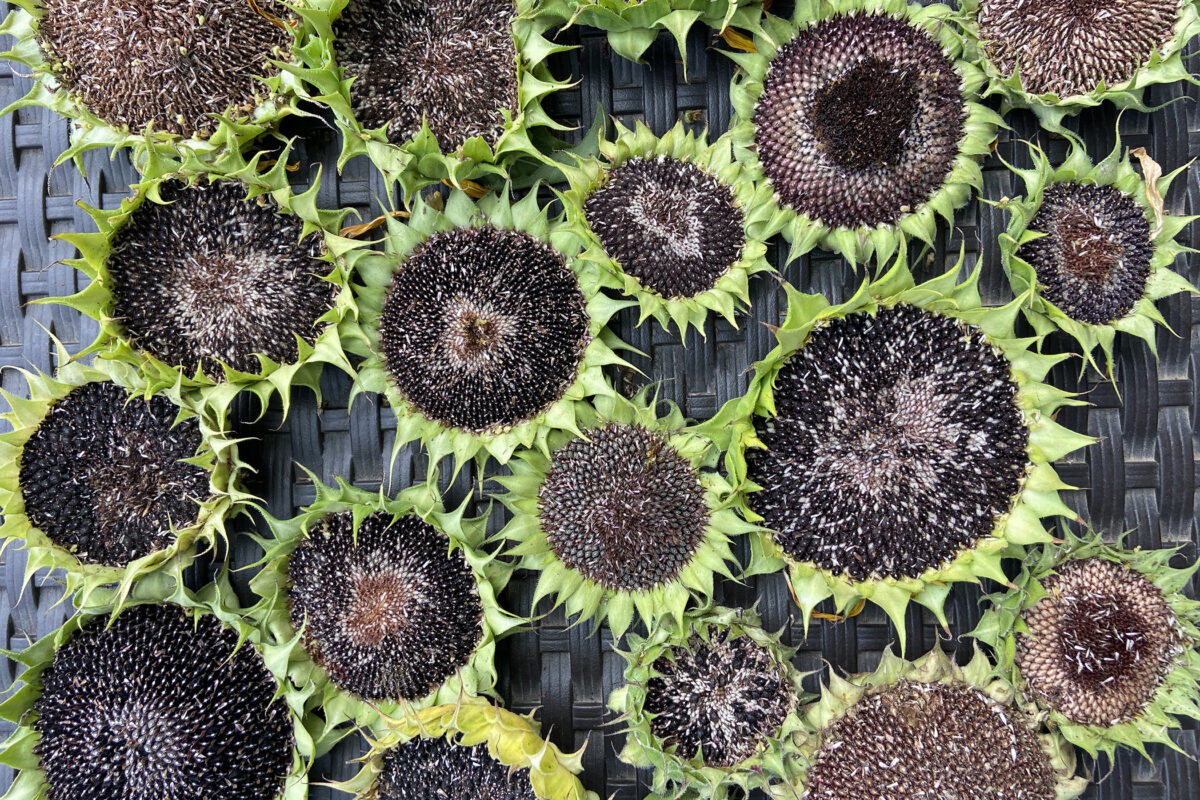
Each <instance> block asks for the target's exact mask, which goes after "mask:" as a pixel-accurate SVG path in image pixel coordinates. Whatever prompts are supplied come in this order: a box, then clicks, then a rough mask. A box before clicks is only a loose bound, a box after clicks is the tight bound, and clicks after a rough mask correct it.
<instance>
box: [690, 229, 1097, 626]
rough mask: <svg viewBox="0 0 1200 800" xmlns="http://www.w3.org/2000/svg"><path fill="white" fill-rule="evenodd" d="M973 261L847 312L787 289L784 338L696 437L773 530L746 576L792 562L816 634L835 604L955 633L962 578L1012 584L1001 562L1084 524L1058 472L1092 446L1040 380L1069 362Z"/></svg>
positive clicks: (908, 279)
mask: <svg viewBox="0 0 1200 800" xmlns="http://www.w3.org/2000/svg"><path fill="white" fill-rule="evenodd" d="M901 253H903V249H902V250H901ZM961 267H962V262H961V259H960V262H959V265H958V267H956V268H954V269H952V270H950V271H949V272H947V273H946V274H944V275H942V276H941V277H938V278H935V279H933V280H931V281H928V282H926V283H923V284H920V285H919V286H915V285H914V280H913V277H912V274H911V273H910V272H909V270H908V268H907V266H906V265H905V263H904V261H903V259H902V258H901V259H898V260H897V261H896V262H895V264H894V265H893V266H892V268H891V269H890V270H889V271H888V273H887V274H886V275H884V276H883V277H881V278H880V279H878V280H877V281H875V282H868V281H864V282H863V285H862V287H861V288H860V289H859V291H858V292H857V293H856V294H855V295H854V297H852V298H851V299H850V300H849V301H847V302H846V303H843V304H841V305H836V306H834V305H830V304H829V303H828V301H826V300H825V299H824V298H823V297H820V296H812V295H803V294H801V293H799V292H797V291H795V290H793V289H791V288H790V287H789V288H788V297H789V304H788V313H787V318H786V320H785V321H784V324H783V325H782V326H781V327H780V328H779V329H778V330H777V331H776V336H777V338H778V339H779V345H778V346H777V347H776V348H775V349H774V350H772V351H771V352H770V353H769V354H768V355H767V357H766V358H765V359H764V360H762V361H760V362H759V363H758V364H757V365H756V366H755V372H754V377H753V378H752V380H751V383H750V388H749V390H748V391H747V392H746V394H745V395H744V396H743V397H742V398H740V399H738V400H733V401H730V402H729V403H728V404H726V406H725V407H724V408H723V409H722V410H721V411H720V412H719V413H718V414H717V416H716V417H714V418H713V420H711V421H709V422H707V423H705V424H704V425H703V426H701V429H702V431H703V432H705V433H707V434H708V435H710V436H712V437H713V438H714V440H715V441H716V442H717V443H718V445H720V446H722V447H724V448H727V449H728V454H727V461H728V464H729V471H730V474H731V476H732V480H733V481H734V483H735V484H737V485H742V486H744V487H745V491H744V499H745V502H746V507H745V508H744V509H743V511H744V513H745V514H747V515H748V518H749V519H751V520H754V521H760V522H761V525H762V526H763V528H765V529H766V530H767V533H765V534H763V535H755V536H753V537H752V538H751V542H752V548H753V551H754V556H753V561H752V567H751V569H752V570H754V571H758V572H768V571H774V570H776V569H779V568H780V567H781V566H786V567H787V570H788V575H789V579H790V581H791V586H792V590H793V595H794V596H795V597H796V599H797V602H798V603H799V605H800V607H801V609H802V610H803V611H804V617H805V621H806V624H807V620H808V619H809V616H810V615H811V613H812V610H813V608H814V607H815V606H816V605H817V604H818V603H820V602H821V601H822V600H824V599H825V598H827V597H832V598H833V601H834V605H835V606H836V608H837V610H838V611H839V613H840V612H844V611H848V610H850V609H852V608H854V607H855V606H856V605H857V604H858V602H859V601H860V600H863V599H867V600H870V601H871V602H873V603H875V604H877V605H879V606H881V607H882V608H883V609H884V610H885V611H886V612H887V614H888V616H890V617H891V619H892V621H893V622H894V623H895V625H896V628H897V630H898V631H899V634H900V640H901V641H903V640H904V611H905V608H906V607H907V605H908V603H909V601H910V600H913V601H915V602H917V603H920V604H921V605H924V606H926V607H928V608H929V609H930V610H932V611H933V612H934V613H935V614H936V615H937V617H938V619H939V620H940V621H941V622H942V624H943V626H945V625H946V621H945V617H944V616H943V611H942V605H943V602H944V600H945V597H946V594H947V593H948V592H949V590H950V584H951V583H953V582H955V581H974V580H978V579H979V578H980V577H991V578H995V579H997V580H1001V581H1003V580H1004V573H1003V571H1002V570H1001V569H1000V559H1001V557H1002V556H1004V555H1005V554H1006V553H1010V552H1016V551H1019V547H1020V546H1021V545H1027V544H1032V543H1034V542H1041V541H1048V540H1049V538H1050V536H1049V534H1048V533H1047V532H1046V530H1045V528H1043V526H1042V523H1041V521H1040V520H1041V517H1043V516H1050V515H1054V514H1059V515H1064V516H1070V517H1073V516H1074V515H1073V513H1072V512H1070V511H1069V510H1068V509H1067V507H1066V506H1065V505H1063V503H1062V502H1061V501H1060V500H1059V498H1058V489H1059V488H1061V487H1062V486H1063V484H1062V482H1061V481H1060V480H1059V479H1058V477H1057V475H1056V474H1055V472H1054V469H1053V467H1052V466H1051V463H1052V462H1054V461H1055V460H1057V459H1058V458H1061V457H1062V456H1063V455H1064V454H1066V453H1069V452H1071V451H1072V450H1075V449H1077V448H1079V447H1082V446H1084V445H1086V444H1089V443H1090V442H1091V441H1092V440H1091V439H1090V438H1088V437H1086V436H1082V435H1080V434H1076V433H1073V432H1071V431H1068V430H1067V429H1065V428H1063V427H1062V426H1060V425H1058V424H1057V423H1055V422H1054V421H1053V414H1054V412H1055V410H1057V409H1058V408H1059V407H1061V406H1064V405H1070V404H1078V403H1079V402H1080V401H1078V400H1075V399H1073V396H1072V395H1070V394H1068V393H1066V392H1063V391H1060V390H1058V389H1055V388H1053V387H1051V386H1049V385H1047V384H1046V383H1044V382H1043V381H1044V379H1045V376H1046V373H1047V372H1048V371H1049V369H1050V367H1051V366H1052V365H1053V364H1055V363H1057V362H1058V361H1060V360H1062V359H1063V358H1065V357H1066V356H1045V355H1040V354H1038V353H1036V352H1034V351H1033V350H1031V349H1030V345H1031V344H1032V342H1031V340H1028V339H1018V338H1016V336H1015V334H1014V332H1013V321H1014V319H1015V317H1016V315H1017V313H1018V310H1019V305H1020V302H1021V301H1020V300H1017V301H1013V302H1012V303H1009V304H1008V305H1006V306H1004V307H1002V308H984V307H982V306H981V304H980V297H979V289H978V280H979V272H978V270H976V271H975V272H973V273H972V274H971V275H970V276H968V277H967V278H966V279H965V280H963V281H962V282H961V283H959V282H958V281H959V280H960V278H961V277H962V275H961ZM1010 548H1011V549H1010Z"/></svg>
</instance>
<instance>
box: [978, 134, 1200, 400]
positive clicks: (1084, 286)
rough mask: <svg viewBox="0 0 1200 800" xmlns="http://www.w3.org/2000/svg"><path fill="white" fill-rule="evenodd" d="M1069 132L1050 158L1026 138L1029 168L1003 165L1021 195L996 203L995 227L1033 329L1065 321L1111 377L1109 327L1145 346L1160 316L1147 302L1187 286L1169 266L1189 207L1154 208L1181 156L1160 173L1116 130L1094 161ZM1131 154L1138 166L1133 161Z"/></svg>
mask: <svg viewBox="0 0 1200 800" xmlns="http://www.w3.org/2000/svg"><path fill="white" fill-rule="evenodd" d="M1068 142H1069V148H1070V149H1069V151H1068V153H1067V157H1066V159H1065V160H1064V161H1063V162H1062V164H1061V165H1059V166H1058V167H1055V166H1053V165H1051V163H1050V159H1049V158H1048V157H1047V156H1046V154H1045V152H1043V151H1042V150H1041V149H1040V148H1039V147H1037V146H1036V145H1033V144H1030V145H1029V154H1030V157H1031V160H1032V161H1033V168H1032V169H1017V168H1016V167H1011V166H1010V169H1012V170H1013V171H1014V172H1015V173H1016V174H1017V175H1018V176H1020V178H1021V181H1022V183H1023V184H1024V196H1023V197H1018V198H1015V199H1012V198H1009V199H1005V200H1002V201H1000V203H999V206H1000V208H1003V209H1005V210H1006V211H1008V212H1009V213H1010V214H1011V215H1012V218H1011V220H1010V221H1009V225H1008V230H1007V231H1005V232H1004V233H1003V234H1001V235H1000V252H1001V258H1002V260H1003V263H1004V268H1005V271H1006V272H1007V273H1008V276H1009V279H1010V281H1011V282H1012V287H1013V291H1014V292H1015V293H1016V294H1024V295H1025V296H1027V297H1028V298H1029V302H1028V304H1027V305H1026V306H1025V309H1024V310H1025V316H1026V317H1027V318H1028V319H1029V322H1030V323H1031V324H1032V325H1033V327H1034V329H1035V330H1037V332H1038V333H1039V334H1047V333H1050V332H1052V331H1054V330H1055V329H1059V330H1062V331H1065V332H1066V333H1068V334H1069V335H1070V336H1071V337H1072V338H1074V339H1075V340H1076V341H1077V342H1079V346H1080V347H1081V348H1083V353H1084V354H1085V356H1086V358H1087V363H1090V364H1092V365H1093V366H1095V367H1096V368H1097V369H1099V368H1100V365H1099V364H1097V363H1096V360H1095V358H1094V357H1093V353H1094V351H1095V350H1096V349H1097V348H1099V349H1100V351H1101V352H1102V353H1103V355H1104V359H1105V364H1104V369H1105V371H1106V373H1107V374H1108V375H1109V377H1110V378H1111V377H1112V371H1113V343H1114V339H1115V338H1116V334H1117V332H1118V331H1121V332H1124V333H1128V334H1131V335H1133V336H1136V337H1138V338H1139V339H1142V340H1144V341H1145V342H1146V344H1147V345H1149V347H1150V349H1151V350H1154V349H1155V344H1156V342H1155V339H1156V337H1155V326H1156V325H1166V321H1165V320H1164V319H1163V317H1162V315H1161V314H1160V313H1159V311H1158V309H1157V308H1156V307H1155V302H1156V301H1157V300H1160V299H1162V298H1164V297H1167V296H1169V295H1172V294H1176V293H1178V292H1196V288H1195V287H1194V286H1192V285H1191V284H1190V283H1189V282H1188V281H1187V280H1186V279H1185V278H1183V277H1182V276H1180V275H1178V274H1176V273H1175V272H1173V271H1172V270H1171V266H1172V265H1173V264H1174V263H1175V261H1176V259H1177V258H1178V257H1179V255H1180V254H1181V253H1185V252H1189V248H1186V247H1184V246H1183V245H1181V244H1179V243H1178V242H1176V241H1175V237H1176V236H1178V235H1179V233H1180V232H1181V231H1182V230H1183V229H1184V228H1185V227H1187V226H1188V225H1189V224H1190V223H1191V222H1193V221H1194V220H1195V219H1196V217H1191V216H1176V215H1171V214H1167V213H1166V211H1165V209H1164V208H1163V198H1164V197H1165V196H1166V194H1167V191H1168V189H1169V188H1170V186H1171V182H1172V181H1173V180H1174V179H1175V177H1176V176H1177V175H1179V174H1180V173H1181V172H1183V171H1184V170H1186V169H1187V166H1186V165H1185V166H1183V167H1180V168H1179V169H1177V170H1175V171H1174V172H1172V173H1170V174H1169V175H1165V176H1164V175H1162V171H1161V170H1160V169H1159V167H1158V164H1156V163H1155V162H1154V161H1153V160H1152V159H1151V158H1150V156H1149V155H1148V154H1146V152H1145V150H1143V149H1140V148H1139V149H1138V150H1135V151H1134V152H1133V154H1130V153H1128V152H1126V151H1124V150H1122V147H1121V139H1120V137H1119V136H1118V137H1117V143H1116V146H1115V147H1114V148H1113V150H1112V152H1111V153H1109V154H1108V156H1107V157H1106V158H1105V159H1104V160H1103V161H1101V162H1099V163H1098V164H1095V165H1093V164H1092V162H1091V159H1089V158H1088V155H1087V152H1086V151H1085V150H1084V147H1083V144H1082V143H1081V142H1079V141H1077V140H1076V139H1074V138H1068ZM1131 155H1133V156H1136V158H1137V159H1138V160H1139V161H1140V162H1141V166H1142V171H1143V173H1144V175H1139V174H1138V173H1137V172H1136V171H1135V170H1134V168H1133V163H1132V159H1131Z"/></svg>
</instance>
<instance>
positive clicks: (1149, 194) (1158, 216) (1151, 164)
mask: <svg viewBox="0 0 1200 800" xmlns="http://www.w3.org/2000/svg"><path fill="white" fill-rule="evenodd" d="M1132 153H1133V156H1134V158H1136V159H1137V160H1138V163H1140V164H1141V165H1142V175H1143V176H1144V177H1145V179H1146V200H1148V201H1149V202H1150V207H1151V208H1153V209H1154V222H1155V225H1154V235H1155V236H1158V234H1159V233H1160V232H1161V231H1162V221H1163V199H1162V195H1161V194H1159V193H1158V179H1159V178H1161V177H1162V167H1160V166H1159V165H1158V162H1157V161H1155V160H1154V159H1153V158H1151V157H1150V155H1149V153H1147V152H1146V148H1144V147H1138V148H1136V149H1134V150H1133V151H1132Z"/></svg>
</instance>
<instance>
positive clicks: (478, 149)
mask: <svg viewBox="0 0 1200 800" xmlns="http://www.w3.org/2000/svg"><path fill="white" fill-rule="evenodd" d="M375 1H376V0H371V2H375ZM349 2H350V0H331V2H328V3H326V4H324V5H322V6H320V7H314V8H310V9H298V13H299V14H300V16H301V18H302V19H303V20H304V28H305V30H306V31H307V32H308V34H309V36H308V39H307V42H306V44H305V45H304V47H302V48H300V49H299V50H298V51H297V55H298V57H299V64H281V65H280V66H281V67H282V68H283V69H284V70H286V71H287V72H288V73H289V74H291V75H292V76H294V77H295V78H296V79H297V80H298V81H299V84H300V85H299V87H298V89H297V91H298V92H299V93H300V95H301V96H303V97H305V98H306V99H309V100H312V101H313V102H316V103H321V104H323V105H326V106H328V107H329V108H331V109H332V110H333V113H334V117H335V119H336V121H337V126H338V130H339V131H340V132H341V134H342V151H341V154H340V155H339V156H338V169H339V170H340V169H341V168H342V167H343V166H345V164H346V162H347V161H349V160H350V159H351V158H353V157H355V156H359V155H365V156H367V157H368V158H370V159H371V161H372V162H373V163H374V164H375V165H376V166H377V167H379V169H380V170H382V171H383V173H384V175H385V176H387V177H388V179H389V180H392V181H399V182H400V184H401V187H402V189H403V191H404V195H405V196H406V197H407V196H409V195H411V194H413V193H414V192H416V191H417V190H418V189H420V188H421V187H422V186H425V185H428V184H430V183H436V182H438V181H445V182H447V183H449V184H451V185H453V186H456V187H462V186H463V185H464V182H466V181H470V180H474V179H478V178H481V177H483V176H487V175H495V176H500V177H502V178H507V177H508V174H509V172H508V171H509V168H510V167H512V166H513V164H514V163H516V162H517V161H520V160H522V159H525V158H529V159H533V160H536V159H538V157H539V145H547V144H550V142H549V141H547V142H539V141H538V137H539V135H540V136H542V137H543V138H546V139H547V140H549V139H550V137H549V136H547V135H546V134H548V133H549V132H550V131H557V130H564V129H565V128H564V126H562V125H561V124H560V123H558V122H555V121H554V120H553V119H552V118H551V117H550V115H549V114H548V113H547V112H546V111H545V109H543V108H542V105H541V103H542V100H543V98H545V97H546V96H547V95H549V94H551V93H553V92H556V91H559V90H560V89H563V88H565V87H566V86H567V85H568V83H567V82H565V81H559V80H557V79H555V78H554V76H553V75H551V74H550V70H549V69H548V68H547V66H546V59H547V58H549V57H550V56H551V55H554V54H555V53H561V52H564V51H566V50H569V49H570V48H569V47H567V46H564V45H558V44H554V43H553V42H551V41H550V40H549V39H547V38H546V36H545V34H546V31H547V28H548V27H549V24H550V23H549V20H542V19H538V18H535V17H534V16H533V15H532V14H530V13H529V12H530V6H531V4H532V2H533V0H515V2H516V17H515V18H514V21H513V25H512V36H513V40H514V42H515V45H516V51H517V62H516V65H515V69H516V83H517V90H516V94H517V103H516V108H515V109H503V112H504V126H503V130H502V132H501V133H500V134H499V136H498V138H497V139H496V141H495V142H494V143H493V144H489V143H488V142H487V141H486V140H485V138H484V137H483V136H473V137H470V138H468V139H467V140H466V141H465V142H464V143H463V144H462V146H460V147H458V148H456V149H453V150H449V149H443V148H441V147H440V146H439V144H438V140H437V137H436V136H435V135H434V134H433V133H432V132H431V131H430V129H429V125H428V124H427V123H426V124H424V125H423V126H422V128H421V131H420V133H418V134H417V135H416V136H414V137H413V138H411V139H409V140H407V141H405V142H404V143H402V144H400V145H395V144H392V143H391V142H389V140H388V136H387V125H384V126H382V127H379V128H374V129H371V128H368V127H367V126H365V125H363V124H362V123H361V122H360V121H359V120H358V118H357V116H356V115H355V112H354V108H353V106H352V104H351V97H350V85H351V83H352V82H353V80H354V78H353V77H350V76H347V75H345V72H344V70H343V68H342V67H341V66H340V65H339V64H338V59H337V53H336V50H335V34H334V26H335V24H336V22H337V20H338V18H339V17H340V16H341V14H342V13H343V12H344V11H345V9H346V6H347V4H348V3H349ZM409 44H410V46H412V47H414V48H416V47H420V46H423V44H424V43H422V42H411V43H409ZM453 58H454V59H455V60H456V61H461V62H465V63H470V60H471V58H472V54H471V53H470V52H469V51H467V52H461V53H457V54H454V56H453Z"/></svg>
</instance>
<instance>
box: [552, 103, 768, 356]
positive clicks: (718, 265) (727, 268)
mask: <svg viewBox="0 0 1200 800" xmlns="http://www.w3.org/2000/svg"><path fill="white" fill-rule="evenodd" d="M616 125H617V128H616V137H615V138H614V139H613V140H612V141H608V140H607V139H601V140H600V141H599V142H598V149H599V158H590V159H580V160H578V162H577V164H576V165H575V166H564V167H562V171H563V174H564V175H565V177H566V179H567V182H568V184H569V188H568V189H567V191H565V192H560V193H559V198H560V199H561V200H562V203H563V206H564V207H565V208H566V210H567V220H568V223H569V224H570V225H572V226H573V227H574V228H575V229H576V231H577V232H578V234H579V236H580V238H581V239H582V240H583V241H584V242H585V245H586V249H585V250H584V252H583V255H582V256H581V257H582V258H584V259H587V260H589V261H594V262H595V263H596V264H598V265H599V266H600V276H601V278H602V280H603V282H604V284H605V285H606V286H609V287H611V288H613V289H617V290H618V291H621V292H622V293H624V294H625V295H628V296H631V297H633V298H634V299H636V300H637V303H638V307H639V320H638V322H639V324H640V323H641V322H644V321H645V320H646V318H647V317H654V318H655V319H656V320H658V322H659V323H660V324H661V325H662V326H663V327H667V326H668V325H669V324H670V323H671V322H672V321H673V322H674V323H675V326H676V327H677V328H678V329H679V334H680V337H681V338H682V337H683V336H684V335H686V333H687V330H688V328H689V327H695V328H696V329H697V330H699V331H701V332H702V333H703V331H704V325H705V321H706V319H707V318H708V315H709V312H710V311H715V312H717V313H719V314H720V315H721V316H723V317H724V318H725V319H727V320H729V322H730V323H733V322H734V317H735V314H736V313H737V311H739V310H740V309H741V308H745V307H747V306H748V305H749V302H750V292H749V285H748V284H749V277H750V276H751V275H753V274H754V273H756V272H762V271H765V270H770V269H771V266H770V264H769V263H768V261H767V259H766V252H767V245H766V240H767V239H768V238H770V236H771V234H772V232H773V231H774V229H775V228H776V227H777V221H778V218H779V216H780V214H779V212H778V211H777V210H776V209H775V208H774V204H773V203H772V202H771V190H770V188H769V187H767V186H765V185H763V184H755V183H753V182H751V181H749V180H747V179H746V177H745V174H744V170H743V168H742V167H741V165H739V164H738V163H737V162H736V161H734V160H733V155H732V151H731V148H730V143H729V140H728V139H726V138H724V137H722V138H721V139H718V140H717V142H716V143H715V144H713V145H712V146H707V145H706V144H705V143H704V141H703V139H702V138H697V137H695V136H693V135H692V134H691V133H690V132H688V130H687V128H685V127H684V125H683V123H680V124H678V125H676V126H675V127H674V128H672V129H671V130H670V131H668V132H667V133H666V134H665V135H664V136H663V137H662V138H658V137H656V136H655V135H654V134H653V132H651V131H650V129H649V128H647V127H646V126H645V125H644V124H642V123H641V122H638V123H637V126H636V129H635V130H629V129H627V128H625V127H624V126H622V125H621V124H620V123H619V122H618V123H616Z"/></svg>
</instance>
